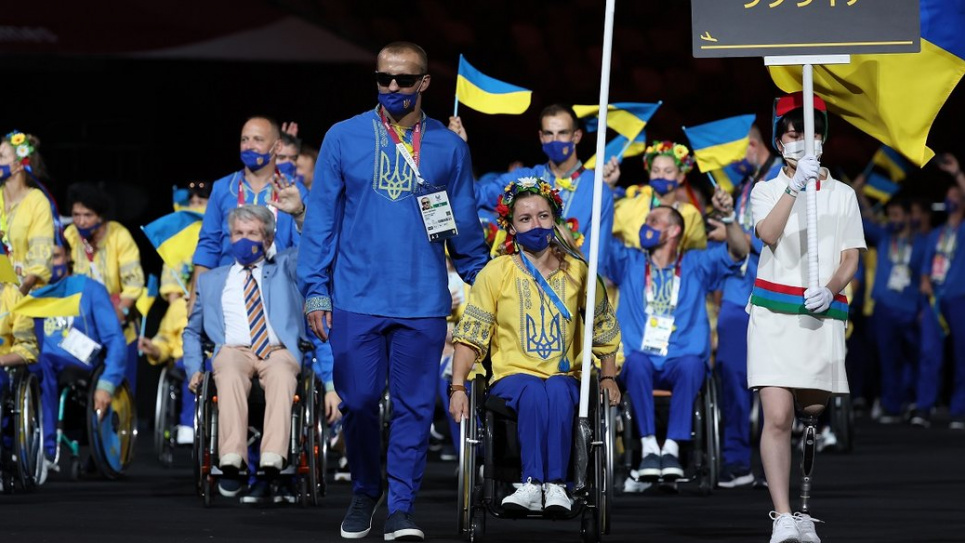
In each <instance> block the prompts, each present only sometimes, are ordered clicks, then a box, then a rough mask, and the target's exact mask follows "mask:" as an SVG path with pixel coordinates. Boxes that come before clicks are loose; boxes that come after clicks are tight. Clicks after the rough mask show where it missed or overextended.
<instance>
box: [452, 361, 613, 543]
mask: <svg viewBox="0 0 965 543" xmlns="http://www.w3.org/2000/svg"><path fill="white" fill-rule="evenodd" d="M485 381H486V379H485V378H484V377H483V376H477V378H476V379H474V380H473V381H472V388H471V391H470V394H469V413H470V419H469V420H464V421H462V423H461V424H460V426H459V434H460V436H459V439H460V446H459V483H458V493H459V495H458V522H457V532H458V534H459V535H460V536H463V537H466V538H467V539H468V540H469V541H471V542H473V543H476V542H479V541H482V540H483V538H484V537H485V532H486V516H487V515H492V516H493V517H496V518H511V519H519V518H553V519H573V518H576V517H580V519H581V524H580V532H581V537H582V540H583V541H584V542H586V543H595V542H598V541H600V539H601V537H602V536H603V535H605V534H609V533H610V518H611V509H612V506H613V505H612V504H613V470H614V445H615V443H616V429H615V426H614V421H615V416H616V408H615V407H610V400H609V393H608V392H606V391H605V390H604V391H603V392H602V393H601V392H600V387H599V382H598V381H597V379H596V378H595V377H594V378H593V379H592V380H591V386H590V402H589V423H590V430H591V433H592V436H591V439H589V441H588V442H587V443H586V446H587V447H588V449H589V450H588V451H586V452H587V453H588V462H587V465H586V466H585V468H586V472H585V474H581V473H577V470H579V466H578V465H577V464H578V461H577V451H576V450H574V453H573V455H572V457H571V461H570V473H571V478H572V479H573V480H574V481H576V482H577V483H579V482H580V481H582V482H583V484H582V486H581V487H580V488H576V489H574V491H573V493H572V495H573V506H572V509H571V511H570V512H569V513H568V514H566V515H562V516H558V515H555V516H545V515H544V513H543V512H515V511H508V510H505V509H503V508H502V506H501V503H500V502H501V500H500V499H499V498H500V497H499V496H497V491H498V487H497V484H498V483H502V485H500V487H502V486H509V484H511V483H516V482H519V480H520V477H521V460H520V455H519V445H518V441H517V439H516V437H515V436H516V435H517V433H516V413H515V412H513V411H512V410H511V409H509V408H508V407H506V405H505V401H504V400H502V399H501V398H498V397H495V396H490V395H487V392H486V384H485ZM579 433H580V429H579V419H578V418H577V420H576V423H575V428H574V442H575V443H580V441H581V440H580V439H579V437H578V436H579Z"/></svg>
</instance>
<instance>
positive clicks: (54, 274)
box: [50, 264, 67, 284]
mask: <svg viewBox="0 0 965 543" xmlns="http://www.w3.org/2000/svg"><path fill="white" fill-rule="evenodd" d="M64 277H67V264H54V265H53V266H51V267H50V282H51V284H53V283H56V282H57V281H60V280H61V279H63V278H64Z"/></svg>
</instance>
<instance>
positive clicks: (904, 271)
mask: <svg viewBox="0 0 965 543" xmlns="http://www.w3.org/2000/svg"><path fill="white" fill-rule="evenodd" d="M910 284H911V268H909V267H908V266H907V265H906V264H895V265H894V266H893V267H892V268H891V274H890V275H889V276H888V290H894V291H898V292H902V291H903V290H905V288H907V287H908V285H910Z"/></svg>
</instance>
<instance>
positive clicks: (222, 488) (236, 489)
mask: <svg viewBox="0 0 965 543" xmlns="http://www.w3.org/2000/svg"><path fill="white" fill-rule="evenodd" d="M241 486H242V485H241V479H238V478H237V477H221V478H220V479H218V493H219V494H221V495H222V496H224V497H225V498H234V497H235V496H237V495H238V493H240V492H241Z"/></svg>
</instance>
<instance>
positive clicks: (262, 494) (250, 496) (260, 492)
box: [241, 479, 271, 505]
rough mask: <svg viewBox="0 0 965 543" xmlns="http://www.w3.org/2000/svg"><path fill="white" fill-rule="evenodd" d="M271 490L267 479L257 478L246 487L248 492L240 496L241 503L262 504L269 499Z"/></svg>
mask: <svg viewBox="0 0 965 543" xmlns="http://www.w3.org/2000/svg"><path fill="white" fill-rule="evenodd" d="M270 494H271V492H270V488H269V486H268V481H265V480H263V479H258V480H257V481H255V483H254V484H253V485H251V488H249V489H248V493H247V494H245V495H244V496H242V497H241V503H249V504H254V505H262V504H266V503H268V502H269V501H271V495H270Z"/></svg>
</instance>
